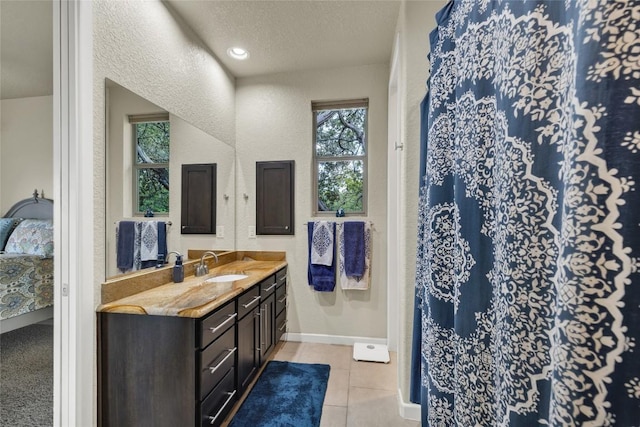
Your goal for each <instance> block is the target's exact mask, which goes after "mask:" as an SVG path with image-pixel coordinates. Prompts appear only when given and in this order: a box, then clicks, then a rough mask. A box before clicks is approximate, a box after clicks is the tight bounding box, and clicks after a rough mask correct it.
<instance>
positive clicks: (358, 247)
mask: <svg viewBox="0 0 640 427" xmlns="http://www.w3.org/2000/svg"><path fill="white" fill-rule="evenodd" d="M344 270H345V273H346V274H347V276H353V277H362V275H363V274H364V222H362V221H345V223H344Z"/></svg>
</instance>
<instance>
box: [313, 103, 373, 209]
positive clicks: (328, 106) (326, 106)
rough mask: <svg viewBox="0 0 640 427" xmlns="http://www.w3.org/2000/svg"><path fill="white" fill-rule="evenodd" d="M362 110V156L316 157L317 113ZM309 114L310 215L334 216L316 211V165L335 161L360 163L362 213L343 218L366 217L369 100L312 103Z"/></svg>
mask: <svg viewBox="0 0 640 427" xmlns="http://www.w3.org/2000/svg"><path fill="white" fill-rule="evenodd" d="M355 108H364V109H365V110H366V115H365V121H364V144H363V145H364V154H363V155H358V156H318V155H317V154H316V136H317V125H318V123H317V112H318V111H324V110H341V109H355ZM311 112H312V116H313V128H312V134H313V138H312V139H313V149H312V150H311V152H312V157H313V161H312V165H313V174H312V176H311V180H312V183H311V188H312V204H311V206H312V207H311V213H312V215H313V216H335V215H336V212H334V211H320V210H319V209H318V165H319V164H320V163H322V162H335V161H354V160H359V161H362V169H363V170H362V181H363V182H362V211H358V212H355V211H352V212H345V216H367V199H368V196H367V194H368V181H369V180H368V157H369V147H368V145H369V98H361V99H350V100H341V101H312V102H311Z"/></svg>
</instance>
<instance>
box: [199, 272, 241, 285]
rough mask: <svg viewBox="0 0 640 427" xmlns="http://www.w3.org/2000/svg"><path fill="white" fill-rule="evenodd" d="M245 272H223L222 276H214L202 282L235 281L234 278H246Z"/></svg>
mask: <svg viewBox="0 0 640 427" xmlns="http://www.w3.org/2000/svg"><path fill="white" fill-rule="evenodd" d="M247 277H249V276H247V275H246V274H225V275H224V276H216V277H212V278H210V279H207V280H205V281H204V283H220V282H235V281H236V280H241V279H246V278H247Z"/></svg>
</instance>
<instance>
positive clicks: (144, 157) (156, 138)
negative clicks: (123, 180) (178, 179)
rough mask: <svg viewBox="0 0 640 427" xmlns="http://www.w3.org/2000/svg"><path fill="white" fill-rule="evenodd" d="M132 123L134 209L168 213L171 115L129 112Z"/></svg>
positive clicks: (140, 212) (135, 212) (141, 211)
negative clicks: (144, 114) (131, 113)
mask: <svg viewBox="0 0 640 427" xmlns="http://www.w3.org/2000/svg"><path fill="white" fill-rule="evenodd" d="M129 123H131V124H132V127H133V137H134V144H133V148H134V153H133V158H134V162H133V212H134V214H137V215H140V214H145V213H146V212H147V211H152V212H153V213H154V214H158V213H160V214H167V213H169V145H170V144H169V115H168V114H158V115H147V116H129Z"/></svg>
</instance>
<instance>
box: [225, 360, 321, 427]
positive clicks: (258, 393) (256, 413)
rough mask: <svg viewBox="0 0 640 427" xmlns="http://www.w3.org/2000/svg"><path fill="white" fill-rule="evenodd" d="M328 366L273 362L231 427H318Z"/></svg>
mask: <svg viewBox="0 0 640 427" xmlns="http://www.w3.org/2000/svg"><path fill="white" fill-rule="evenodd" d="M329 369H330V366H329V365H323V364H312V363H294V362H281V361H275V360H274V361H271V362H269V363H268V364H267V366H266V368H265V369H264V371H263V372H262V374H261V375H260V378H258V381H257V382H256V384H255V385H254V386H253V388H252V389H251V391H250V392H249V395H248V396H247V398H246V399H245V401H244V402H243V403H242V405H241V406H240V409H239V410H238V413H237V414H236V415H235V416H234V417H233V419H232V420H231V424H229V427H318V426H319V425H320V417H321V416H322V404H323V403H324V396H325V393H326V391H327V382H328V381H329Z"/></svg>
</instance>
